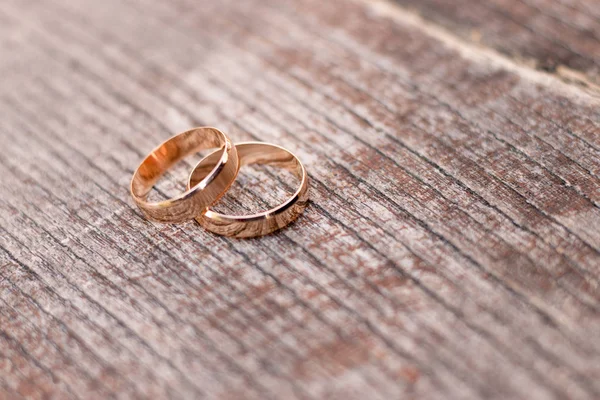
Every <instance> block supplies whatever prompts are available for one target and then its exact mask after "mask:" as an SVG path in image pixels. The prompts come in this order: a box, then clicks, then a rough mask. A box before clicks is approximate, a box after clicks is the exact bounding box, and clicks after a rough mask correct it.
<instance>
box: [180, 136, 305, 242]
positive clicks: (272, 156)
mask: <svg viewBox="0 0 600 400" xmlns="http://www.w3.org/2000/svg"><path fill="white" fill-rule="evenodd" d="M235 147H236V148H237V151H238V157H239V160H240V166H243V165H249V164H268V165H273V166H277V167H281V168H285V169H288V170H290V171H291V172H292V173H293V174H294V175H295V176H296V177H298V178H299V179H300V186H299V187H298V189H297V190H296V192H295V193H294V194H293V195H292V197H290V198H289V199H288V200H286V201H285V202H284V203H283V204H281V205H279V206H277V207H275V208H273V209H271V210H268V211H265V212H260V213H258V214H253V215H224V214H220V213H218V212H215V211H212V210H210V209H209V210H207V211H206V212H205V213H204V214H202V215H200V214H198V216H197V217H196V221H198V223H199V224H200V225H201V226H202V227H204V228H205V229H207V230H209V231H210V232H213V233H216V234H219V235H225V236H233V237H238V238H250V237H256V236H262V235H266V234H269V233H271V232H274V231H276V230H278V229H280V228H283V227H284V226H286V225H288V224H289V223H290V222H292V221H294V220H295V219H296V218H297V217H298V216H299V215H300V214H301V213H302V211H304V209H305V208H306V205H307V203H308V177H307V175H306V170H305V169H304V166H303V165H302V163H301V162H300V160H299V159H298V158H297V157H296V156H295V155H294V154H292V153H290V152H289V151H288V150H286V149H284V148H283V147H280V146H276V145H273V144H269V143H260V142H245V143H239V144H236V145H235ZM218 158H219V155H218V153H216V152H215V153H212V154H209V155H208V156H206V157H205V158H203V159H202V160H201V161H200V162H199V163H198V164H197V165H196V166H195V167H194V169H193V170H192V172H191V174H190V177H189V179H188V188H189V187H194V186H195V185H196V184H197V183H198V182H200V181H201V180H202V179H203V178H204V177H205V176H206V175H207V174H208V173H210V171H211V169H212V168H213V166H214V165H215V164H216V163H217V162H218Z"/></svg>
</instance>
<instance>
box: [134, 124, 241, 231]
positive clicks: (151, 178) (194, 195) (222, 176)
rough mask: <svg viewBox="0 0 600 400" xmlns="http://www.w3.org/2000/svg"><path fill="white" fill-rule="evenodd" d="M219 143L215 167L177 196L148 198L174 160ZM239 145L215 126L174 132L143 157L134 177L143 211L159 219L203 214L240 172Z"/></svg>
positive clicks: (179, 218)
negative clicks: (156, 199) (157, 198)
mask: <svg viewBox="0 0 600 400" xmlns="http://www.w3.org/2000/svg"><path fill="white" fill-rule="evenodd" d="M215 147H218V148H219V150H216V151H215V152H213V153H211V155H214V163H213V168H212V169H211V170H209V171H207V173H206V174H205V177H204V178H203V179H202V180H198V181H197V182H196V183H195V184H194V185H192V186H191V187H190V186H188V187H187V190H186V191H185V192H183V193H181V194H179V195H178V196H175V197H173V198H171V199H168V200H164V201H160V202H154V203H153V202H148V201H147V198H148V194H149V193H150V191H151V190H152V187H153V186H154V184H155V183H156V182H157V181H158V179H159V178H160V177H161V176H162V175H163V174H164V173H165V172H166V171H167V170H168V169H169V168H171V167H172V166H173V165H174V164H176V163H177V162H178V161H180V160H182V159H183V158H185V157H187V156H189V155H191V154H194V153H197V152H198V151H200V150H204V149H211V148H215ZM238 169H239V160H238V155H237V149H236V148H235V146H233V144H232V143H231V140H230V139H229V137H227V135H225V134H224V133H223V132H221V131H219V130H218V129H215V128H210V127H203V128H194V129H190V130H189V131H185V132H182V133H180V134H178V135H176V136H173V137H172V138H170V139H169V140H167V141H165V142H164V143H162V144H161V145H160V146H158V147H157V148H156V149H154V150H153V151H152V152H151V153H150V154H149V155H148V156H147V157H146V158H145V159H144V161H142V163H141V164H140V166H139V167H138V169H137V170H136V171H135V173H134V174H133V179H132V180H131V196H132V197H133V199H134V201H135V203H136V204H137V206H138V207H139V208H140V210H141V211H142V212H143V213H144V215H145V216H146V217H147V218H149V219H151V220H154V221H158V222H183V221H187V220H190V219H192V218H194V217H196V216H198V215H201V214H202V213H203V212H204V211H205V210H206V209H207V208H208V207H210V206H211V205H212V204H214V203H215V202H216V201H217V200H219V199H220V198H221V197H222V196H223V195H224V194H225V192H226V191H227V190H228V189H229V188H230V187H231V185H232V184H233V182H234V181H235V178H236V176H237V173H238Z"/></svg>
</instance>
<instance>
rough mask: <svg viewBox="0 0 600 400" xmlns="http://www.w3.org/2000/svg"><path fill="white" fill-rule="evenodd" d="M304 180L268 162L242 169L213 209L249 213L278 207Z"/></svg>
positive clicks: (228, 213) (223, 211)
mask: <svg viewBox="0 0 600 400" xmlns="http://www.w3.org/2000/svg"><path fill="white" fill-rule="evenodd" d="M299 185H300V179H299V178H298V177H297V176H295V175H294V174H293V173H292V172H291V171H289V170H287V169H285V168H281V167H276V166H273V165H268V164H249V165H244V166H242V167H241V168H240V172H239V174H238V176H237V179H236V180H235V182H234V183H233V185H232V186H231V188H230V189H229V191H228V192H227V193H226V194H225V196H223V198H221V200H220V201H219V202H218V203H217V204H216V205H215V206H213V207H211V209H212V210H213V211H216V212H218V213H221V214H227V215H249V214H256V213H260V212H264V211H267V210H269V209H272V208H275V207H277V206H279V205H280V204H282V203H283V202H285V201H286V200H287V199H289V198H290V197H291V196H292V195H293V194H294V193H295V192H296V190H297V189H298V187H299Z"/></svg>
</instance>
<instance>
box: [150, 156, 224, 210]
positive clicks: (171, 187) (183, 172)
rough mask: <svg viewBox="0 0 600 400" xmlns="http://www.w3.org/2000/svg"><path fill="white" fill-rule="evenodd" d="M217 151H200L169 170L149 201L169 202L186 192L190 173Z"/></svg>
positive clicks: (160, 179) (155, 187) (151, 192)
mask: <svg viewBox="0 0 600 400" xmlns="http://www.w3.org/2000/svg"><path fill="white" fill-rule="evenodd" d="M213 151H215V149H205V150H200V151H198V152H196V153H194V154H191V155H189V156H187V157H185V158H184V159H183V160H181V161H179V162H177V163H176V164H175V165H173V166H172V167H171V168H169V169H168V170H167V171H166V172H165V173H164V174H163V175H162V176H161V177H160V178H159V179H158V181H157V182H156V184H155V185H154V187H153V188H152V190H150V192H149V193H148V198H147V201H149V202H159V201H163V200H168V199H170V198H173V197H175V196H178V195H180V194H181V193H183V192H185V191H186V184H187V179H188V176H189V174H190V171H191V170H192V169H193V168H194V166H195V165H196V164H197V163H198V162H199V161H200V160H201V159H202V158H204V157H205V156H206V155H208V154H210V153H212V152H213Z"/></svg>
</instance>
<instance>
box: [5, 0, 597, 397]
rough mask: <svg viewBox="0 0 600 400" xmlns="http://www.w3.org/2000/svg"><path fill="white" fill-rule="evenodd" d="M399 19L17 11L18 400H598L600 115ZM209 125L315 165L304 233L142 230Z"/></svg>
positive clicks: (235, 203) (305, 6)
mask: <svg viewBox="0 0 600 400" xmlns="http://www.w3.org/2000/svg"><path fill="white" fill-rule="evenodd" d="M381 4H383V3H373V4H371V3H362V2H347V1H333V2H319V1H316V0H294V1H292V0H286V1H259V0H251V1H247V2H241V3H240V2H233V1H208V2H204V3H203V4H202V6H201V7H199V6H198V4H197V3H195V2H192V1H188V0H179V1H178V2H177V3H174V4H171V3H169V4H167V3H161V2H147V1H136V0H128V1H126V2H121V1H116V0H107V1H105V2H102V3H101V4H96V2H90V1H85V0H79V1H75V2H73V1H68V0H57V1H55V2H53V3H46V2H28V3H25V4H23V2H18V1H16V0H13V1H8V2H5V3H3V4H2V5H1V6H0V20H1V21H2V22H3V23H2V25H1V26H0V31H1V32H2V35H1V36H0V38H2V39H1V43H0V47H1V48H2V53H3V55H6V56H3V57H2V59H1V60H0V69H1V70H2V72H3V73H2V74H1V75H0V81H1V86H0V87H1V88H2V93H1V96H0V109H1V110H2V115H3V118H2V120H1V121H0V126H1V128H0V129H1V132H2V135H3V136H2V138H3V139H2V144H3V147H4V149H3V152H2V153H1V154H2V155H1V157H0V173H1V176H2V181H1V182H0V185H1V186H0V188H1V190H2V192H1V193H2V196H1V198H0V226H1V228H0V229H1V232H2V234H1V235H0V238H1V241H0V245H1V246H2V249H0V254H2V255H1V256H0V257H2V259H1V265H2V268H1V269H0V287H1V288H2V290H1V291H0V300H1V302H0V307H1V309H2V313H1V323H0V341H1V343H2V346H1V347H0V366H1V370H2V371H3V373H2V374H0V377H1V378H2V379H1V380H0V388H2V390H4V393H5V394H6V395H7V396H8V397H12V396H13V395H14V396H18V395H21V396H31V397H34V398H35V397H39V398H42V397H44V395H46V394H50V395H54V396H56V397H61V398H62V397H67V398H68V397H98V398H104V397H106V396H110V395H119V396H122V397H126V396H139V397H166V396H171V397H192V396H198V397H213V398H214V397H224V398H239V397H247V398H265V397H266V398H270V397H273V398H275V397H276V398H292V397H298V398H322V397H334V398H365V397H369V398H394V397H399V396H412V397H418V398H423V397H425V398H430V397H431V398H437V397H443V398H448V397H456V398H480V397H497V398H506V397H511V398H532V397H534V398H553V397H569V398H595V397H597V396H598V395H599V394H600V379H598V378H600V363H599V362H598V360H599V357H600V343H599V342H598V341H597V340H595V338H596V337H598V335H599V334H600V315H599V312H598V310H599V300H600V291H599V287H598V282H599V279H600V229H599V226H600V210H599V204H600V174H599V172H600V157H599V155H600V154H599V152H600V136H599V135H598V133H599V131H600V128H599V126H600V115H599V113H598V111H597V110H598V103H599V101H598V99H597V98H596V97H594V95H593V94H592V93H589V92H584V91H582V90H580V88H578V87H576V86H571V85H568V84H565V83H564V82H562V81H561V80H559V79H557V78H556V77H554V76H552V75H548V74H543V73H539V72H536V71H534V70H532V69H529V68H527V67H525V66H522V65H519V64H517V63H513V62H512V61H510V60H507V59H503V58H501V57H499V56H497V55H495V54H494V53H490V52H487V51H485V50H482V49H480V48H478V47H473V46H470V45H469V44H468V43H465V42H462V41H461V40H460V39H458V38H456V37H453V36H451V35H449V34H448V33H447V32H443V31H441V30H438V29H437V28H435V27H432V26H423V25H422V24H420V22H419V21H418V20H417V19H415V17H414V16H413V15H411V14H409V13H406V12H404V11H403V10H402V9H400V8H395V6H392V5H385V6H382V5H381ZM57 21H60V23H57ZM494 21H495V20H494ZM499 23H500V22H499ZM590 57H591V56H590ZM203 124H207V125H214V126H218V127H221V128H223V129H224V130H225V131H227V132H229V133H230V134H231V136H232V137H233V138H234V140H235V141H242V140H249V139H251V140H264V141H271V142H274V143H278V144H281V145H283V146H286V147H288V148H289V149H291V150H292V151H294V152H295V153H297V154H298V155H299V156H300V158H301V159H302V160H303V162H304V163H305V164H306V166H307V168H308V170H309V173H310V175H311V178H312V187H311V190H312V192H311V196H312V204H311V205H310V207H309V208H308V209H307V212H306V214H305V215H304V216H303V217H302V218H300V219H299V220H298V221H297V222H296V223H295V224H294V225H293V226H292V227H290V228H289V229H287V230H284V231H282V232H280V233H278V234H276V235H272V236H268V237H264V238H260V239H256V240H247V241H239V240H231V239H225V238H221V237H216V236H212V235H210V234H207V233H206V232H203V231H202V230H201V229H199V228H198V226H197V225H196V224H194V223H188V224H183V225H173V226H171V225H154V224H151V223H149V222H147V221H145V220H144V219H143V218H142V217H141V215H140V214H139V213H138V212H137V210H135V208H134V207H133V205H132V202H131V201H130V200H129V196H128V183H129V179H130V177H131V173H132V172H133V169H134V168H135V167H136V165H137V163H138V162H139V161H140V160H141V158H142V157H143V155H144V154H145V152H146V151H149V150H150V149H151V148H152V147H154V145H155V144H156V143H158V142H160V141H162V140H164V139H165V138H167V137H168V136H169V135H171V134H172V133H174V132H177V131H179V130H183V129H186V128H188V127H190V126H193V125H203ZM190 165H191V164H190V163H187V164H186V165H185V166H184V168H181V169H180V170H178V171H176V172H175V173H173V174H170V175H169V176H168V177H167V179H165V180H164V182H161V184H160V185H159V188H160V191H161V192H162V193H163V194H166V195H168V194H172V193H175V192H176V191H177V190H178V189H179V188H181V187H182V183H183V179H184V177H185V175H186V174H187V171H188V169H189V167H190ZM242 178H243V179H242V184H241V185H240V186H238V187H237V188H236V191H235V195H234V196H230V197H229V198H228V201H229V207H231V208H233V209H237V210H240V209H248V205H250V204H265V202H266V203H269V204H273V203H275V202H276V201H277V199H278V198H281V197H282V196H284V190H283V189H285V188H286V187H287V186H286V185H287V182H284V181H282V180H281V179H280V178H279V177H278V176H277V175H276V171H274V170H266V171H259V170H253V171H251V173H250V174H249V175H246V176H245V178H244V177H242ZM273 181H276V182H277V183H278V184H279V188H276V187H274V186H273ZM287 189H288V190H289V187H287ZM254 207H256V206H254Z"/></svg>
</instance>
